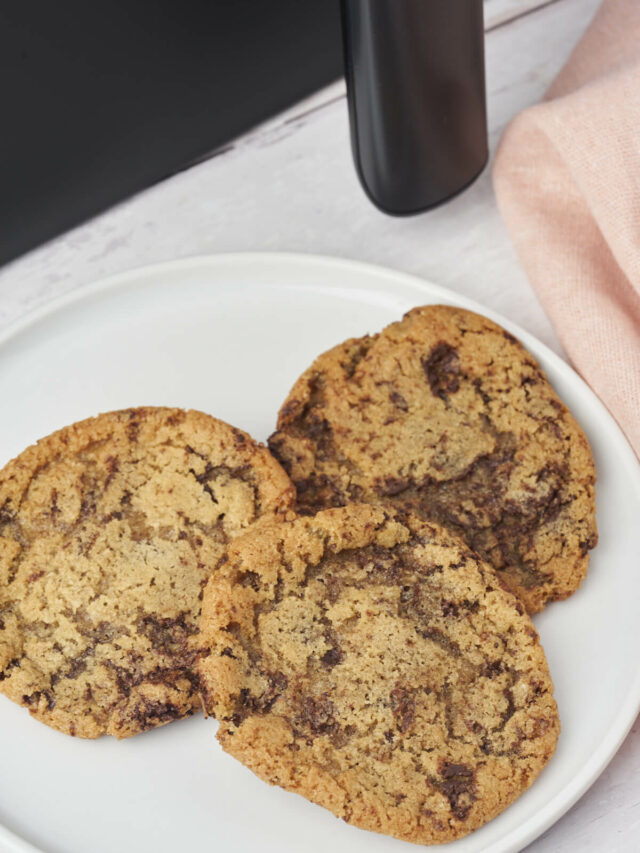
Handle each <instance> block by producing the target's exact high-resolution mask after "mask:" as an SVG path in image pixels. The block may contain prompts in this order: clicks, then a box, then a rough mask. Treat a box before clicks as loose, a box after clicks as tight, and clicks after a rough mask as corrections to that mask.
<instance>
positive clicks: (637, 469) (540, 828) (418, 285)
mask: <svg viewBox="0 0 640 853" xmlns="http://www.w3.org/2000/svg"><path fill="white" fill-rule="evenodd" d="M252 264H253V265H261V264H266V265H272V266H274V267H275V268H278V267H281V266H282V265H286V266H295V265H301V266H308V267H313V268H316V269H318V268H324V269H327V270H328V271H331V272H335V271H337V270H340V269H342V270H345V271H351V272H355V273H357V274H359V275H361V276H363V277H364V278H365V279H369V287H370V286H371V283H372V282H373V280H374V279H377V281H378V283H379V284H382V283H385V282H386V283H387V284H392V283H393V282H396V283H401V284H403V285H405V286H410V287H412V288H414V289H415V290H417V291H423V292H424V293H425V296H426V297H428V298H431V299H432V298H433V297H436V298H437V299H441V300H442V301H443V302H444V303H446V304H450V305H457V306H459V307H462V308H466V309H468V310H470V311H474V312H476V313H479V314H482V315H484V316H486V317H488V318H489V319H491V320H493V321H494V322H496V323H498V324H500V325H501V326H503V327H504V328H505V329H507V330H508V331H510V332H512V333H513V334H515V335H516V337H518V339H519V340H520V341H521V342H522V343H523V344H524V345H525V347H526V348H527V349H529V350H532V351H533V355H534V356H535V357H536V358H537V357H538V353H541V354H542V355H543V357H544V358H545V359H547V360H549V361H550V362H551V363H552V364H553V367H554V368H555V370H557V371H558V372H559V373H560V374H562V376H563V378H564V379H566V380H567V381H569V382H571V383H573V384H574V385H576V386H577V388H578V390H579V391H580V393H581V394H583V395H585V396H586V397H587V398H588V399H589V401H590V403H591V404H592V405H594V406H595V407H596V409H598V410H599V411H600V414H601V416H604V418H605V419H606V420H607V421H608V422H609V425H610V427H612V428H613V431H614V434H615V437H616V448H615V450H616V452H617V453H621V454H622V456H623V458H625V457H626V462H627V464H628V466H629V469H630V470H631V471H632V472H634V473H633V474H632V477H633V479H634V485H635V489H636V491H637V493H638V498H639V499H640V460H638V458H637V457H636V454H635V452H634V451H633V449H632V448H631V446H630V444H629V442H628V440H627V438H626V436H625V435H624V433H623V432H622V430H621V428H620V426H619V425H618V423H617V422H616V420H615V418H614V417H613V415H612V414H611V412H609V410H608V409H607V408H606V406H605V405H604V403H603V402H602V401H601V400H600V399H599V398H598V397H597V395H596V394H595V392H594V391H593V390H592V389H591V388H590V387H589V385H587V383H586V382H585V380H584V379H583V378H582V377H581V376H580V375H579V374H578V373H577V372H576V371H575V370H574V369H573V367H572V366H571V365H570V364H569V363H568V362H567V361H565V359H563V358H562V357H561V356H560V355H558V354H557V353H555V352H554V351H553V350H552V349H551V348H550V347H549V346H547V344H545V343H544V342H543V341H541V340H540V339H539V338H537V337H536V336H535V335H533V334H532V333H531V332H528V331H527V330H526V329H524V328H522V327H521V326H520V325H519V324H518V323H516V322H514V321H512V320H510V319H509V318H508V317H505V316H503V315H502V314H500V313H499V312H497V311H494V310H493V309H490V308H487V307H486V306H485V305H483V304H482V303H481V302H478V301H476V300H474V299H471V298H470V297H467V296H464V295H462V294H458V293H456V292H455V291H454V290H451V289H449V288H447V287H444V286H442V285H439V284H436V283H435V282H433V281H431V280H430V279H428V278H424V277H421V276H419V275H415V274H411V273H406V272H402V271H400V270H396V269H394V268H392V267H387V266H384V265H378V264H373V263H368V262H364V261H359V260H354V259H352V258H344V257H337V256H331V255H321V254H315V253H307V252H278V251H274V252H268V251H266V252H265V251H260V252H220V253H216V254H197V255H190V256H185V257H184V258H177V259H174V260H169V261H160V262H157V263H153V264H146V265H141V266H136V267H133V268H131V269H129V270H126V271H123V272H119V273H116V274H113V275H109V276H105V277H102V278H99V279H96V280H94V281H91V282H90V283H86V284H79V285H77V286H75V287H74V288H73V289H72V290H70V291H69V292H67V293H64V294H62V295H60V296H56V297H53V298H51V299H48V300H46V301H45V302H44V303H43V304H41V305H39V306H36V307H34V308H32V309H30V310H28V311H27V312H25V313H24V314H23V315H21V316H20V317H18V318H17V319H15V320H13V321H12V322H10V323H9V324H8V325H7V326H6V327H5V328H4V329H2V330H0V349H1V348H2V347H4V346H5V345H7V344H9V343H10V342H11V341H12V340H13V339H15V338H17V337H19V335H20V334H22V333H24V332H26V331H28V330H29V329H30V328H31V327H35V326H36V325H37V324H38V323H39V322H40V321H43V320H46V319H47V318H49V317H51V316H53V315H55V314H56V313H58V312H62V311H64V310H65V309H67V308H69V307H72V306H74V305H75V304H78V303H82V302H87V301H90V300H91V299H93V298H94V297H96V296H100V295H102V294H104V293H106V292H107V291H111V290H117V289H119V288H123V287H125V286H127V285H131V284H144V280H145V279H148V278H153V277H154V276H156V275H165V274H170V273H172V272H179V271H182V272H184V271H185V270H189V271H192V270H198V269H202V270H207V269H208V270H212V271H215V269H216V268H217V267H218V268H219V267H224V266H229V265H231V266H234V265H236V266H243V265H245V266H246V265H252ZM176 284H178V282H177V283H176ZM264 286H265V287H268V286H269V282H265V285H264ZM323 286H326V287H327V288H328V289H334V288H335V289H336V290H338V289H340V283H339V282H336V281H335V278H334V277H329V278H328V280H327V282H326V284H325V285H323ZM353 286H354V285H353V284H352V285H351V287H353ZM296 287H304V283H300V284H299V285H296ZM355 288H356V289H362V290H363V291H364V290H366V289H367V286H366V285H365V284H357V285H355ZM629 684H630V686H629V688H628V691H627V695H626V697H625V701H624V702H623V703H621V704H620V706H619V708H618V711H617V713H616V716H615V718H614V722H613V724H612V725H611V726H610V727H609V729H608V731H607V732H606V734H605V736H604V737H603V738H602V740H601V741H600V744H599V746H598V748H597V749H596V750H595V751H594V752H593V753H592V754H591V756H590V758H589V759H588V761H587V762H586V763H585V764H584V765H583V767H582V770H581V771H580V772H579V773H578V774H577V775H576V777H574V779H572V780H571V782H570V783H569V784H568V785H566V786H565V788H563V789H562V790H561V791H559V792H558V793H557V794H556V795H555V796H553V797H552V798H551V799H550V800H549V801H548V802H547V803H546V804H545V805H544V806H543V807H542V808H541V809H540V810H539V811H538V812H537V813H534V814H533V815H532V816H531V817H530V818H529V819H528V821H527V823H529V824H530V826H529V828H528V830H527V831H526V832H524V833H522V832H521V829H520V828H519V827H518V828H516V829H515V830H512V831H511V832H510V833H508V834H507V835H505V836H503V837H502V838H500V839H496V840H495V841H493V842H491V843H490V845H489V847H487V848H486V850H487V851H490V853H517V851H518V850H521V849H522V848H523V847H524V846H526V845H528V844H530V843H531V842H532V841H534V840H535V839H536V838H538V837H539V836H540V835H542V833H543V832H545V831H546V830H547V829H549V828H550V827H551V826H553V824H555V823H556V822H557V821H558V820H560V818H561V817H563V815H564V814H566V812H567V811H569V809H570V808H571V807H572V806H573V805H575V803H576V802H577V801H578V800H579V799H580V798H581V797H582V796H583V795H584V794H585V793H586V791H587V790H588V789H589V788H590V787H591V786H592V785H593V784H594V782H595V781H596V780H597V779H598V777H599V776H600V775H601V774H602V772H603V771H604V770H605V768H606V767H607V765H608V764H609V762H610V761H611V760H612V759H613V757H614V756H615V754H616V753H617V751H618V749H619V748H620V746H621V745H622V743H623V741H624V740H625V738H626V736H627V735H628V733H629V731H630V730H631V728H632V726H633V724H634V722H635V720H636V717H637V716H638V713H639V712H640V670H639V671H638V674H637V676H636V678H635V681H631V682H630V683H629ZM516 835H517V837H516ZM0 843H2V845H3V846H6V848H7V850H8V851H10V853H14V851H15V853H44V851H42V850H41V848H39V847H36V846H34V845H32V844H31V843H30V842H28V841H27V840H26V839H24V838H22V837H21V836H19V835H17V834H15V833H13V832H12V831H11V830H9V829H8V828H7V827H6V826H4V824H2V823H0Z"/></svg>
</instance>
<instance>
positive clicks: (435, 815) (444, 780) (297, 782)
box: [199, 504, 559, 844]
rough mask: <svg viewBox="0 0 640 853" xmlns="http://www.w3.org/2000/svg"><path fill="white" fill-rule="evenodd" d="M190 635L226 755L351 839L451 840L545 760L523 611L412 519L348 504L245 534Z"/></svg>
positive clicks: (442, 538)
mask: <svg viewBox="0 0 640 853" xmlns="http://www.w3.org/2000/svg"><path fill="white" fill-rule="evenodd" d="M200 630H201V639H202V641H203V645H205V644H206V646H207V648H208V650H209V654H208V655H207V656H206V657H202V658H201V659H200V661H199V672H200V684H201V690H202V694H203V702H204V705H205V709H206V710H207V711H208V712H209V713H210V714H215V715H216V716H217V718H218V719H219V721H220V727H219V731H218V739H219V741H220V743H221V744H222V746H223V748H224V749H225V750H226V751H227V752H228V753H230V754H231V755H233V756H234V757H235V758H237V759H239V760H240V761H241V762H243V763H244V764H245V765H246V766H247V767H249V768H251V770H253V771H254V772H255V773H256V774H257V775H258V776H260V777H261V778H262V779H264V780H266V781H267V782H270V783H272V784H277V785H281V786H282V787H283V788H286V789H287V790H290V791H295V792H297V793H299V794H302V795H303V796H305V797H307V798H308V799H310V800H312V801H313V802H315V803H318V804H320V805H322V806H324V807H325V808H327V809H329V810H331V811H332V812H334V813H335V814H336V815H338V816H340V817H342V818H344V819H345V820H346V821H347V822H349V823H352V824H354V825H355V826H359V827H361V828H364V829H370V830H374V831H376V832H383V833H388V834H390V835H394V836H396V837H398V838H402V839H405V840H407V841H413V842H416V843H422V844H425V843H427V844H428V843H440V842H445V841H450V840H453V839H455V838H459V837H461V836H463V835H465V834H467V833H468V832H470V831H472V830H474V829H476V828H478V827H479V826H481V825H482V824H484V823H486V822H487V821H488V820H490V819H491V818H493V817H495V816H496V815H497V814H498V813H499V812H501V811H502V810H503V809H505V808H506V807H507V806H508V805H509V804H510V803H511V802H513V800H514V799H515V798H516V797H517V796H518V795H519V794H521V793H522V791H524V790H525V789H526V788H527V787H528V786H529V785H530V784H531V783H532V782H533V780H534V779H535V778H536V776H537V775H538V773H539V772H540V770H541V769H542V768H543V766H544V765H545V764H546V762H547V761H548V760H549V758H550V756H551V755H552V753H553V751H554V749H555V745H556V741H557V737H558V732H559V722H558V715H557V708H556V703H555V700H554V698H553V685H552V682H551V678H550V676H549V671H548V668H547V663H546V660H545V657H544V653H543V651H542V648H541V646H540V643H539V640H538V636H537V634H536V631H535V629H534V627H533V625H532V623H531V620H530V618H529V617H528V616H527V615H526V613H525V611H524V608H523V606H522V604H521V603H520V601H519V600H518V599H517V598H516V597H515V596H513V595H512V594H511V593H510V592H509V591H508V590H506V589H504V588H502V587H501V585H500V583H499V581H498V578H497V576H496V574H495V573H494V571H493V570H492V569H491V568H490V567H489V566H488V565H487V564H485V563H483V562H482V561H481V560H480V559H479V557H478V555H477V554H475V553H474V552H472V551H471V550H470V549H469V548H468V547H467V546H466V545H465V543H464V542H463V541H462V540H460V539H459V538H458V537H456V536H455V535H453V534H451V533H450V532H449V531H448V530H446V529H445V528H442V527H440V526H438V525H436V524H431V523H429V522H426V521H424V520H422V519H420V518H418V517H417V516H415V515H412V514H410V513H403V512H400V511H397V510H395V509H393V508H385V507H383V506H374V505H370V504H350V505H348V506H346V507H343V508H336V509H329V510H325V511H321V512H319V513H318V514H317V515H315V516H313V517H309V516H302V517H297V518H296V517H293V518H290V519H288V520H285V521H280V522H268V523H266V524H264V525H261V526H260V528H259V529H258V528H256V529H254V530H253V531H250V532H249V533H247V534H245V535H243V536H241V537H239V538H238V539H236V540H234V542H232V543H231V544H230V546H229V550H228V554H227V557H225V562H224V565H221V566H220V568H219V569H218V572H217V574H216V581H215V582H213V581H212V582H210V583H209V584H208V585H207V587H206V588H205V594H204V600H203V607H202V620H201V628H200Z"/></svg>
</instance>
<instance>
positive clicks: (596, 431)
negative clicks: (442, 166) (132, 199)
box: [0, 254, 640, 853]
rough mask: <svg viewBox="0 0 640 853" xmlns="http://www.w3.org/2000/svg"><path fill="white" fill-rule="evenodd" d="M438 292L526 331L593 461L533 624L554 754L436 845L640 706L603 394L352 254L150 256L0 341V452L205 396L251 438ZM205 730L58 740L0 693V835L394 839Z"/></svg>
mask: <svg viewBox="0 0 640 853" xmlns="http://www.w3.org/2000/svg"><path fill="white" fill-rule="evenodd" d="M434 302H440V303H449V304H455V305H460V306H463V307H465V308H471V309H473V310H476V311H480V312H482V313H484V314H486V315H487V316H489V317H491V318H492V319H494V320H498V322H500V323H502V325H504V326H505V327H506V328H507V329H509V330H510V331H511V332H513V333H514V334H516V335H517V336H518V337H519V338H520V339H521V340H522V341H523V343H524V344H525V346H526V347H527V348H528V349H529V350H530V351H531V352H532V353H533V354H534V355H535V356H536V358H538V360H539V361H540V362H541V364H542V366H543V368H544V369H545V370H546V372H547V375H548V376H549V378H550V380H551V382H552V383H553V385H554V386H555V388H556V389H557V391H558V393H559V394H560V396H561V397H562V398H563V399H564V400H565V401H566V403H567V404H568V405H569V407H570V408H571V410H572V411H573V412H574V414H575V415H576V417H577V419H578V421H579V422H580V423H581V425H582V426H583V428H584V429H585V431H586V433H587V435H588V437H589V440H590V441H591V445H592V447H593V450H594V453H595V458H596V466H597V471H598V491H597V496H598V524H599V528H600V544H599V545H598V547H597V549H596V550H595V551H594V552H593V556H592V561H591V568H590V571H589V576H588V578H587V580H586V581H585V583H584V585H583V587H582V588H581V589H580V590H579V591H578V592H577V593H576V594H575V595H574V596H573V597H572V598H570V599H569V600H568V601H566V602H563V603H561V604H552V605H551V606H550V607H549V608H547V610H546V611H545V612H544V613H542V614H541V615H540V616H538V617H536V620H535V621H536V625H537V627H538V629H539V631H540V635H541V637H542V641H543V644H544V647H545V650H546V653H547V657H548V660H549V665H550V668H551V672H552V675H553V679H554V682H555V686H556V696H557V700H558V705H559V708H560V716H561V719H562V725H563V729H562V735H561V738H560V743H559V745H558V750H557V752H556V754H555V755H554V757H553V758H552V760H551V762H550V763H549V765H548V766H547V768H546V769H545V770H544V772H543V773H542V775H541V776H540V777H539V778H538V780H537V781H536V782H535V784H534V785H533V786H532V787H531V788H530V790H529V791H527V792H526V793H525V794H524V795H523V796H522V797H521V798H520V799H519V800H518V801H517V802H516V803H514V805H512V806H511V807H510V808H508V809H507V810H506V811H505V812H504V813H503V814H502V815H500V816H499V817H498V818H496V819H495V820H493V821H492V822H491V823H489V824H488V825H487V826H485V827H483V828H482V829H480V830H479V831H478V832H475V833H473V834H472V835H470V836H468V837H467V838H464V839H462V840H461V841H458V842H455V843H453V844H451V845H449V846H448V847H447V851H450V853H479V851H483V852H484V853H489V851H491V853H506V851H517V850H520V849H521V848H522V847H524V846H525V845H526V844H527V843H528V842H530V841H532V840H533V839H534V838H535V837H537V836H538V835H539V834H540V833H541V832H542V831H543V830H545V829H546V828H547V827H548V826H550V825H551V824H552V823H553V822H554V821H555V820H557V819H558V817H560V815H562V814H563V813H564V812H565V811H566V810H567V809H568V808H569V806H571V805H572V803H574V802H575V801H576V800H577V799H578V797H579V796H580V795H581V794H582V793H583V792H584V791H585V790H586V789H587V787H588V786H589V785H590V784H591V783H592V782H593V781H594V780H595V779H596V777H597V776H598V774H599V773H600V772H601V771H602V770H603V768H604V767H605V765H606V763H607V762H608V761H609V759H610V758H611V757H612V756H613V754H614V752H615V751H616V749H617V747H618V746H619V744H620V743H621V741H622V739H623V738H624V736H625V734H626V733H627V731H628V730H629V728H630V726H631V724H632V722H633V720H634V718H635V716H636V714H637V712H638V708H639V705H640V667H638V650H639V645H640V643H639V640H640V619H639V618H638V612H637V606H638V601H640V572H639V571H638V555H639V554H640V524H638V519H639V518H640V469H639V466H638V463H637V460H636V458H635V456H634V455H633V453H632V451H631V450H630V448H629V446H628V445H627V443H626V441H625V440H624V438H623V436H622V435H621V433H620V430H619V429H618V427H617V426H616V425H615V423H614V422H613V420H612V419H611V417H610V416H609V415H608V413H607V412H606V411H605V409H604V408H603V406H602V405H601V403H600V402H599V401H598V400H597V399H596V397H595V396H594V395H593V394H592V393H591V391H590V390H589V389H588V388H587V387H586V385H585V384H584V383H583V382H582V381H581V380H580V379H579V378H578V377H577V376H576V374H575V373H574V372H573V371H572V370H571V369H570V368H569V367H568V366H567V365H566V364H565V363H564V362H563V361H562V360H561V359H559V358H558V357H557V356H555V355H554V354H553V353H551V352H550V351H549V350H548V349H546V347H544V346H543V345H542V344H541V343H539V342H538V341H537V340H535V339H534V338H533V337H531V335H529V334H527V333H526V332H524V331H523V330H522V329H519V328H517V327H516V326H514V324H513V323H509V322H508V321H507V320H505V319H503V318H501V317H497V316H496V315H495V314H493V313H492V312H491V311H485V310H484V309H483V308H482V307H481V306H478V305H476V304H473V303H471V302H470V301H469V300H466V299H463V298H461V297H458V296H456V295H455V294H454V293H451V292H449V291H446V290H443V289H442V288H440V287H437V286H435V285H433V284H429V283H428V282H425V281H421V280H419V279H416V278H412V277H409V276H406V275H401V274H399V273H396V272H392V271H390V270H384V269H379V268H375V267H371V266H366V265H364V264H358V263H353V262H350V261H342V260H331V259H324V258H316V257H309V256H295V255H275V254H274V255H227V256H225V255H222V256H219V257H211V258H194V259H191V260H187V261H179V262H176V263H170V264H164V265H162V266H156V267H150V268H147V269H142V270H138V271H135V272H132V273H127V274H126V275H121V276H118V277H117V278H113V279H110V280H108V281H105V282H102V283H99V284H97V285H94V286H92V287H88V288H84V289H82V290H81V291H80V292H78V293H77V294H72V295H71V296H70V297H67V298H65V299H62V300H60V301H58V302H55V303H53V304H51V305H49V306H47V307H46V308H45V309H44V310H41V311H39V312H38V313H36V314H34V315H31V316H30V317H28V318H27V319H26V320H24V321H23V322H21V323H19V324H18V325H17V326H15V327H13V328H12V329H10V330H9V331H8V332H6V333H5V334H4V335H3V336H2V337H0V401H2V402H1V404H2V418H1V419H0V464H4V463H5V462H6V461H8V460H9V459H10V458H11V457H12V456H14V455H16V454H17V453H19V452H20V451H21V450H22V449H23V448H24V447H26V446H27V445H28V444H30V443H32V442H33V441H35V440H36V439H38V438H40V437H41V436H43V435H46V434H47V433H50V432H51V431H52V430H55V429H57V428H59V427H62V426H64V425H65V424H69V423H71V422H72V421H76V420H80V419H81V418H85V417H87V416H89V415H93V414H96V413H98V412H104V411H107V410H110V409H119V408H123V407H128V406H138V405H143V404H149V405H167V406H182V407H189V408H196V409H201V410H203V411H205V412H210V413H211V414H213V415H215V416H217V417H219V418H222V419H224V420H226V421H229V422H230V423H232V424H235V425H236V426H239V427H242V428H243V429H245V430H247V431H248V432H250V433H251V434H252V435H254V436H255V437H256V438H259V439H261V440H265V439H266V438H267V436H268V435H269V433H270V432H271V431H272V430H273V428H274V425H275V419H276V412H277V410H278V407H279V405H280V403H281V402H282V400H283V399H284V397H285V395H286V394H287V392H288V390H289V388H290V387H291V385H292V384H293V381H294V380H295V379H296V377H297V376H298V375H299V374H300V373H301V371H302V370H303V369H304V368H306V367H307V366H308V365H309V364H310V363H311V361H312V360H313V358H314V357H315V356H316V355H318V354H319V353H321V352H323V351H324V350H326V349H328V348H329V347H331V346H333V345H334V344H336V343H338V342H340V341H342V340H344V339H345V338H347V337H351V336H354V335H361V334H364V333H365V332H375V331H378V330H379V329H381V328H382V327H383V326H385V325H386V324H387V323H389V322H391V321H393V320H396V319H398V318H400V317H401V315H402V314H403V313H404V312H405V311H406V310H407V309H409V308H411V307H413V306H415V305H421V304H425V303H434ZM214 732H215V723H214V722H212V721H211V720H203V719H201V718H191V719H189V720H185V721H183V722H180V723H174V724H173V725H170V726H166V727H164V728H161V729H157V730H155V731H153V732H149V733H147V734H144V735H141V736H139V737H135V738H131V739H129V740H126V741H122V742H117V741H115V740H113V739H112V738H101V739H100V740H98V741H85V740H74V739H72V738H70V737H67V736H65V735H62V734H59V733H58V732H55V731H54V730H53V729H50V728H47V727H46V726H44V725H42V724H41V723H39V722H36V721H35V720H33V719H31V717H30V716H29V714H28V713H27V712H26V711H25V710H24V709H23V708H20V707H18V706H17V705H14V704H13V703H12V702H10V701H9V700H8V699H6V698H5V697H3V696H0V766H1V768H2V770H1V772H0V824H1V826H0V850H4V851H11V853H18V852H19V853H24V851H27V850H34V849H38V850H43V851H46V852H47V853H87V851H91V853H113V851H114V850H135V851H136V853H146V851H153V853H165V851H167V853H168V851H172V852H173V851H176V850H224V851H225V853H235V851H244V853H249V851H250V853H253V851H256V850H258V849H259V850H260V851H262V853H267V852H268V851H273V853H276V851H277V853H282V851H298V850H304V851H308V853H313V851H318V853H320V851H323V853H324V851H326V850H336V851H346V850H349V851H350V853H358V851H362V853H365V851H366V853H376V851H389V853H392V851H397V853H400V851H401V850H409V849H410V848H409V847H408V846H407V845H405V844H404V843H403V842H400V841H396V840H394V839H391V838H388V837H385V836H382V835H375V834H373V833H369V832H364V831H362V830H358V829H354V828H353V827H350V826H347V825H346V824H345V823H343V822H342V821H339V820H336V818H334V817H333V815H331V814H330V813H329V812H327V811H325V810H324V809H321V808H319V807H317V806H314V805H312V804H310V803H308V802H306V801H305V800H304V799H302V797H298V796H295V795H293V794H289V793H286V792H285V791H282V790H280V789H278V788H271V787H269V786H267V785H265V784H264V783H263V782H260V781H259V780H258V779H257V778H256V777H255V776H253V775H252V774H251V773H250V772H249V771H248V770H246V769H245V768H244V767H242V766H241V765H240V764H238V763H236V762H235V761H234V760H233V759H232V758H230V757H228V756H226V755H224V754H223V752H222V751H221V749H220V748H219V747H218V745H217V742H216V740H215V738H214ZM30 845H34V847H31V846H30Z"/></svg>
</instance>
